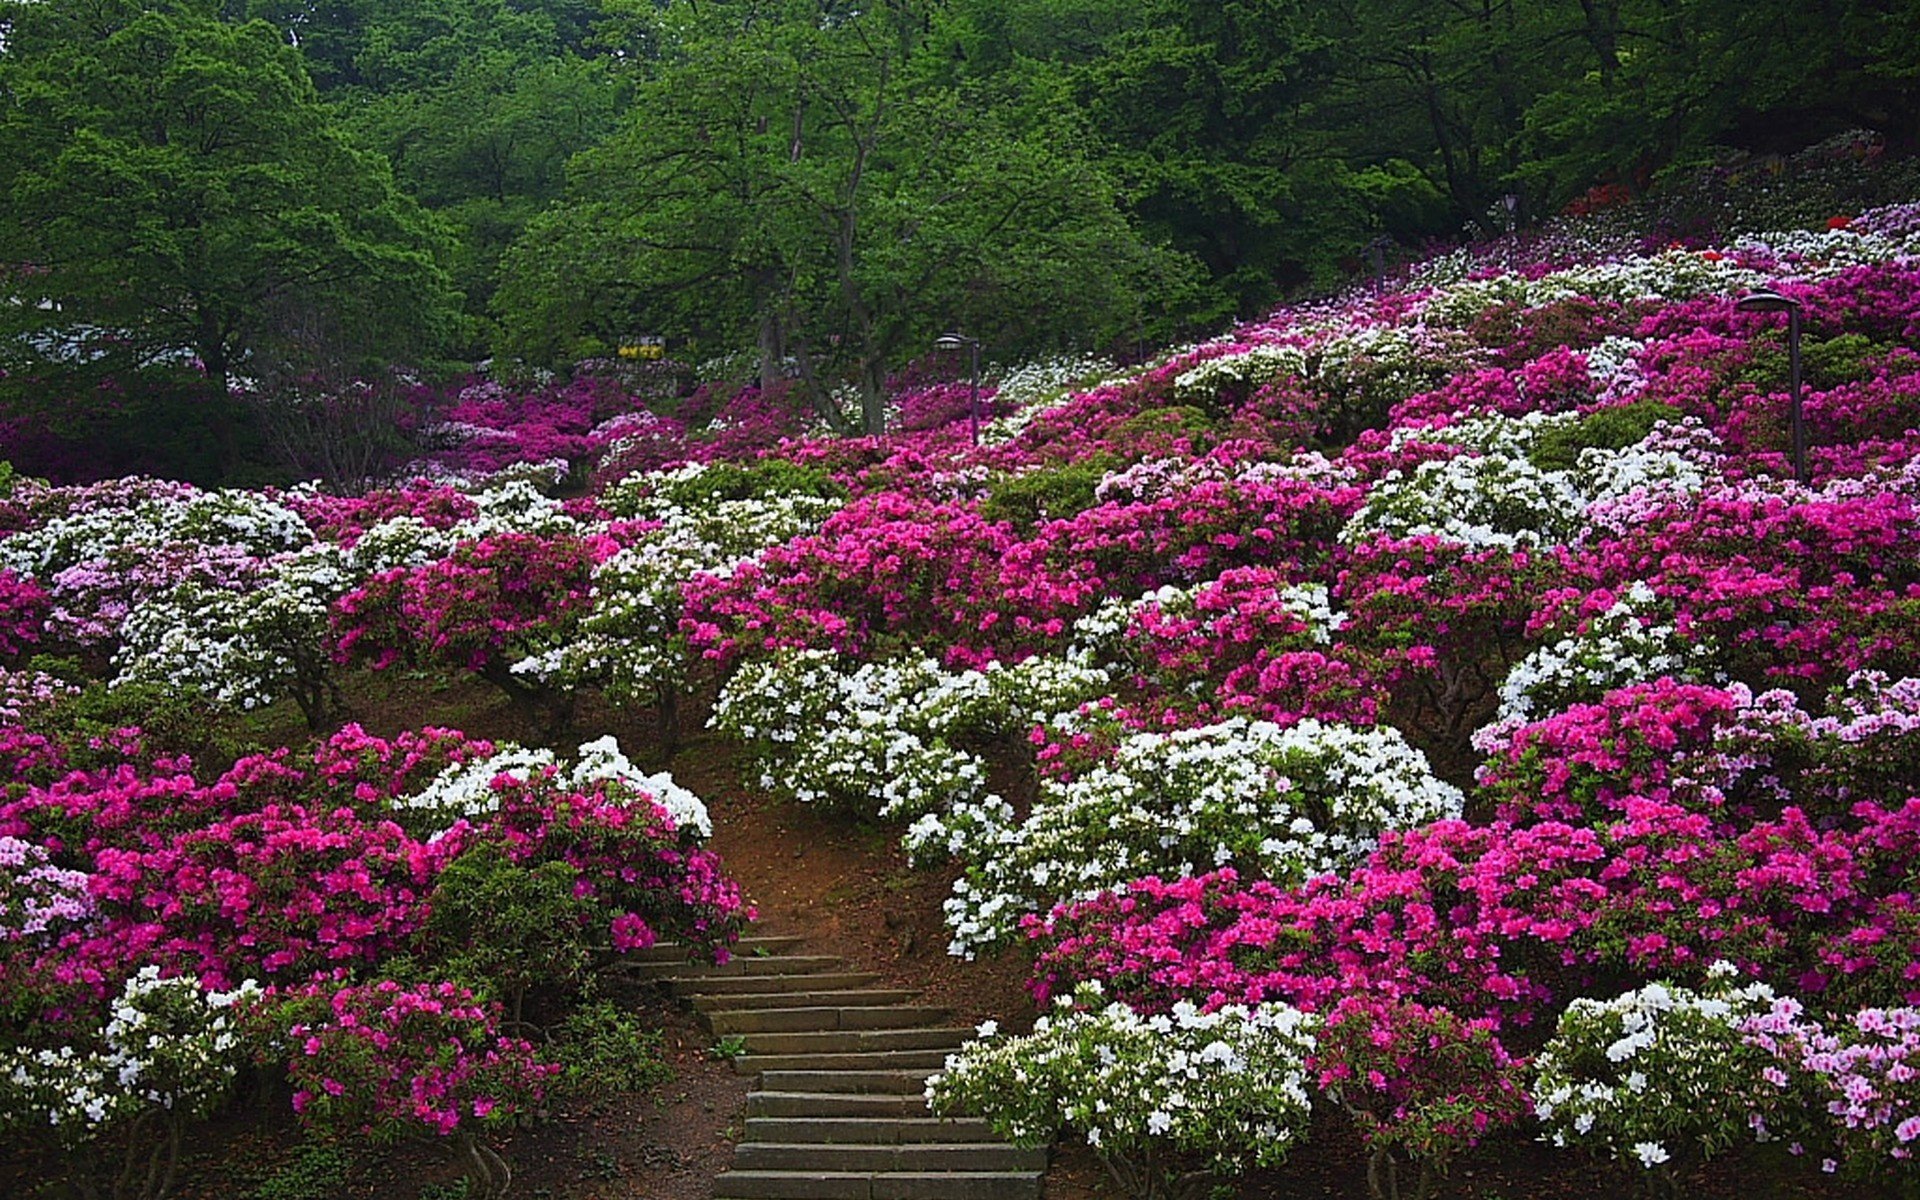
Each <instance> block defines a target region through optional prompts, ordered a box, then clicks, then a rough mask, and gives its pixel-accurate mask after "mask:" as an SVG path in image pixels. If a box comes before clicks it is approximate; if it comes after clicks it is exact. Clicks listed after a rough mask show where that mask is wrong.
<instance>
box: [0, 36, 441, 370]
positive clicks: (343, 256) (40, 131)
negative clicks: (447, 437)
mask: <svg viewBox="0 0 1920 1200" xmlns="http://www.w3.org/2000/svg"><path fill="white" fill-rule="evenodd" d="M6 13H7V17H8V32H7V42H6V50H5V53H4V54H3V55H0V197H4V205H0V263H4V264H6V269H7V272H8V274H7V282H6V293H7V302H6V303H5V304H4V305H0V322H4V326H3V327H0V332H4V334H5V335H6V336H5V337H4V338H3V339H0V347H3V348H4V349H0V352H3V353H5V354H6V355H7V356H8V359H9V362H8V364H7V370H8V372H9V378H10V379H14V380H18V379H20V378H27V379H34V380H44V379H45V378H46V377H47V376H48V375H49V374H55V375H57V374H61V373H63V372H64V373H71V372H75V371H82V372H85V371H93V372H96V373H110V372H117V373H120V374H125V373H127V372H134V371H138V370H140V369H141V368H144V367H148V366H151V365H153V364H156V363H161V362H166V361H169V360H174V361H177V360H179V359H181V358H183V357H186V356H191V357H192V358H194V359H196V360H197V361H198V363H199V365H200V367H201V368H202V369H203V370H204V371H205V374H206V376H207V377H208V379H209V380H210V381H211V383H212V384H213V385H214V386H215V387H216V388H218V389H220V390H224V387H225V384H226V383H227V381H228V379H229V377H230V376H233V375H234V374H236V373H245V372H248V371H251V370H256V369H258V368H259V367H260V366H261V364H262V362H263V361H272V362H276V363H278V362H285V361H289V360H300V359H303V358H310V357H313V356H315V355H322V354H324V355H328V356H339V355H351V356H355V357H360V358H381V359H405V358H417V357H419V356H421V355H424V354H426V353H428V352H430V351H431V350H432V349H433V348H434V347H435V346H436V345H437V344H438V343H439V342H440V341H441V340H442V339H443V338H444V337H445V335H446V333H447V332H448V325H449V321H450V319H451V317H452V315H453V309H452V307H451V294H450V290H449V288H448V284H447V279H446V275H445V272H444V270H443V269H442V267H441V265H440V258H441V257H442V256H443V255H445V254H446V253H447V251H448V247H447V245H446V243H445V241H444V239H443V237H442V236H441V234H440V232H439V230H438V229H437V227H436V225H435V224H434V222H433V221H432V220H431V219H429V218H428V217H427V215H426V214H425V213H424V212H423V211H422V210H421V209H420V207H419V205H418V204H417V203H415V202H414V201H413V200H412V199H410V198H409V197H407V196H406V195H405V194H403V193H402V192H401V191H400V190H399V189H398V188H397V187H396V186H395V185H394V182H393V178H392V175H391V172H390V171H389V169H388V167H387V164H386V163H385V161H383V160H382V159H381V158H379V157H378V156H376V155H371V154H368V153H367V152H365V151H363V150H361V149H359V148H357V147H355V146H354V145H353V144H352V143H351V142H350V141H349V140H348V138H347V137H346V136H345V135H344V134H343V133H342V132H341V131H340V130H339V129H338V128H336V127H335V125H334V124H333V123H332V122H331V120H330V119H329V114H328V111H327V109H326V108H325V107H324V106H323V105H322V104H321V102H320V100H319V98H318V97H317V95H316V94H315V92H314V89H313V87H312V84H311V83H310V82H309V80H308V78H307V74H306V70H305V67H304V66H303V64H302V61H301V58H300V55H299V53H298V51H296V50H295V49H293V48H292V47H291V46H289V45H288V44H287V42H286V40H285V38H284V37H283V36H282V35H281V33H280V31H279V30H277V29H275V28H274V27H273V26H271V25H268V24H266V23H264V22H257V21H256V22H248V23H245V24H232V23H228V22H225V21H222V20H221V19H220V18H219V16H218V15H217V14H216V13H215V12H214V11H213V10H212V9H211V8H209V7H203V6H199V5H194V4H191V3H176V4H170V5H164V6H159V7H153V6H141V5H134V4H128V3H121V2H120V0H105V2H101V0H42V2H36V3H29V4H14V5H9V6H8V7H7V9H6Z"/></svg>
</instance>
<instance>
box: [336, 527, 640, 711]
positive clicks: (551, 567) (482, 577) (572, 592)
mask: <svg viewBox="0 0 1920 1200" xmlns="http://www.w3.org/2000/svg"><path fill="white" fill-rule="evenodd" d="M605 552H606V547H605V546H603V545H599V544H596V543H593V542H589V541H587V540H584V539H581V538H578V537H574V536H570V535H566V534H560V535H556V536H551V537H548V536H542V535H540V534H535V533H501V534H496V535H493V536H491V537H486V538H482V539H480V540H478V541H473V542H466V543H462V544H461V545H459V546H458V547H456V548H455V549H454V551H453V552H452V553H451V554H450V555H448V556H447V557H446V558H443V559H440V560H439V561H437V562H434V563H431V564H429V565H427V566H424V567H413V568H408V567H396V568H394V569H392V570H388V571H382V572H379V573H377V574H375V575H373V576H371V577H370V578H368V579H367V581H366V582H365V583H364V584H362V585H361V586H360V587H359V588H357V589H356V590H354V591H352V592H349V593H348V594H347V595H345V596H343V597H341V598H340V600H339V601H338V602H337V604H336V605H335V606H334V612H333V631H334V636H335V647H334V656H335V658H336V659H337V660H338V661H341V662H355V661H365V662H367V663H368V664H369V665H370V666H372V667H373V668H374V669H376V670H378V669H381V668H385V667H390V666H393V665H394V664H395V663H398V662H402V661H405V662H408V663H413V664H418V665H439V666H444V667H448V668H451V669H454V670H464V671H471V672H473V673H474V674H476V675H479V676H480V677H481V678H483V679H485V680H487V681H488V682H489V683H492V684H494V685H495V686H497V687H499V688H500V689H501V690H502V691H504V692H505V693H506V694H507V696H508V698H509V699H510V700H512V701H513V702H514V703H515V704H516V705H519V706H521V707H522V708H525V709H527V710H529V711H538V710H539V709H540V708H541V707H542V705H543V703H549V704H550V703H551V702H553V701H554V700H555V699H556V697H554V696H552V695H550V694H546V693H543V692H542V690H541V689H540V688H538V687H537V686H534V685H533V684H530V683H529V682H528V681H527V680H526V679H525V678H524V677H523V676H520V675H516V674H514V672H513V670H512V668H513V664H514V663H516V662H518V661H520V660H521V659H522V658H524V657H526V655H527V653H528V652H529V651H531V650H535V649H538V648H540V647H542V646H545V645H549V644H551V643H553V642H554V641H556V640H559V639H562V638H564V637H565V636H566V634H567V632H568V631H569V630H570V629H571V627H572V625H573V623H574V621H576V620H577V618H578V616H579V614H580V613H581V612H582V611H583V610H584V609H585V608H586V607H587V606H588V604H589V597H590V594H591V588H592V576H593V568H594V565H595V563H596V562H597V561H599V559H600V558H601V557H602V556H604V554H605ZM563 711H564V709H563Z"/></svg>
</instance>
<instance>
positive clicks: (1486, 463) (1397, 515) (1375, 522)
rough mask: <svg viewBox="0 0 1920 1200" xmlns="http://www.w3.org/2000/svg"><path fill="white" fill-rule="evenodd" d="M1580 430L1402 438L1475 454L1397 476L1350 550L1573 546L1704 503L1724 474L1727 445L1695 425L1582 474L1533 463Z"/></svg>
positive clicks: (1387, 481) (1496, 428) (1540, 422)
mask: <svg viewBox="0 0 1920 1200" xmlns="http://www.w3.org/2000/svg"><path fill="white" fill-rule="evenodd" d="M1576 420H1577V418H1576V417H1575V416H1574V415H1573V414H1571V413H1559V414H1549V413H1539V412H1534V413H1528V414H1526V415H1525V416H1522V417H1507V416H1502V415H1499V414H1484V415H1481V416H1475V417H1472V418H1469V419H1467V420H1463V421H1457V422H1454V423H1453V424H1450V425H1445V426H1440V427H1429V426H1418V427H1407V428H1403V429H1397V430H1395V431H1394V433H1393V439H1392V441H1393V445H1394V446H1395V447H1396V448H1399V447H1404V446H1406V445H1408V444H1410V443H1414V442H1421V443H1426V444H1429V445H1444V446H1457V447H1460V448H1461V449H1463V450H1465V451H1466V453H1464V454H1460V455H1458V456H1455V457H1453V458H1449V459H1446V460H1443V461H1433V462H1424V463H1421V464H1420V465H1419V466H1417V467H1415V468H1414V469H1413V470H1412V471H1400V470H1394V471H1390V472H1388V473H1387V475H1386V476H1385V477H1383V478H1382V479H1381V480H1380V481H1379V482H1378V483H1376V484H1375V485H1374V486H1373V488H1372V489H1371V491H1369V493H1368V495H1367V500H1366V503H1365V504H1363V505H1361V507H1360V508H1359V510H1358V511H1356V512H1355V513H1354V515H1353V516H1352V517H1350V518H1349V519H1348V520H1347V523H1346V525H1345V526H1344V527H1343V528H1342V529H1341V531H1340V537H1341V540H1342V541H1345V542H1349V543H1353V542H1359V541H1364V540H1365V539H1367V538H1368V537H1371V536H1374V535H1376V534H1381V533H1385V534H1388V535H1391V536H1394V537H1417V536H1423V535H1424V536H1433V537H1440V538H1445V539H1446V540H1448V541H1452V542H1457V543H1459V544H1461V545H1465V546H1471V547H1498V548H1502V549H1517V548H1520V547H1533V546H1543V545H1568V544H1572V543H1575V542H1577V541H1579V540H1580V539H1581V538H1582V537H1583V536H1584V535H1585V534H1586V533H1587V531H1588V530H1589V529H1590V528H1592V527H1595V526H1598V527H1603V528H1607V529H1615V530H1617V529H1619V528H1621V527H1625V526H1631V525H1632V524H1633V523H1635V521H1636V520H1637V519H1638V515H1639V514H1642V513H1644V512H1646V511H1647V510H1648V509H1649V508H1650V507H1652V506H1655V505H1658V504H1661V503H1666V502H1670V501H1673V500H1676V499H1681V498H1684V497H1686V496H1691V495H1697V494H1699V493H1700V492H1702V491H1703V490H1704V489H1705V488H1706V487H1707V486H1708V481H1709V480H1710V479H1713V478H1716V477H1717V476H1718V475H1719V474H1720V473H1721V472H1722V466H1721V461H1720V460H1721V458H1722V452H1721V445H1720V442H1719V440H1718V439H1717V438H1716V437H1715V436H1714V435H1713V433H1712V432H1711V431H1709V430H1707V429H1706V428H1705V427H1703V426H1702V425H1701V424H1700V423H1699V422H1698V421H1696V420H1694V419H1693V418H1691V417H1688V418H1684V419H1682V420H1680V421H1678V422H1662V423H1660V424H1657V425H1655V426H1654V427H1653V429H1652V430H1651V431H1650V432H1649V433H1648V434H1647V436H1646V437H1644V438H1642V439H1641V440H1640V441H1639V442H1638V443H1636V444H1634V445H1632V446H1628V447H1625V448H1624V449H1619V450H1611V449H1602V448H1597V447H1588V448H1586V449H1583V450H1581V451H1580V456H1579V459H1578V461H1577V463H1576V464H1575V466H1574V467H1573V469H1572V470H1565V471H1563V470H1554V469H1544V468H1541V467H1537V466H1535V465H1534V464H1533V462H1532V461H1531V460H1530V458H1529V455H1530V454H1531V453H1532V452H1533V450H1534V448H1535V447H1536V446H1537V445H1538V443H1539V441H1540V439H1541V437H1542V435H1544V434H1546V433H1548V432H1549V431H1552V430H1556V429H1564V428H1567V427H1569V426H1571V425H1573V424H1574V423H1575V421H1576Z"/></svg>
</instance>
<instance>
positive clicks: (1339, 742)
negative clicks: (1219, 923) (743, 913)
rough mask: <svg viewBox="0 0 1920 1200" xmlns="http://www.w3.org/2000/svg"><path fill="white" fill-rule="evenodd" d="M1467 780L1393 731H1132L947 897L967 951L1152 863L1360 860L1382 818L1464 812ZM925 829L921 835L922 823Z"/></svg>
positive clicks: (1007, 835)
mask: <svg viewBox="0 0 1920 1200" xmlns="http://www.w3.org/2000/svg"><path fill="white" fill-rule="evenodd" d="M1461 804H1462V798H1461V795H1460V793H1459V791H1458V790H1457V789H1455V788H1453V787H1451V786H1449V785H1447V784H1444V783H1442V782H1440V781H1439V780H1438V779H1436V778H1434V777H1433V775H1432V773H1431V772H1430V771H1429V770H1428V769H1427V764H1426V759H1425V758H1424V756H1422V755H1421V754H1420V753H1419V751H1417V750H1414V749H1412V748H1411V747H1409V746H1408V745H1407V744H1406V743H1405V741H1404V740H1402V739H1401V737H1400V735H1399V734H1398V733H1396V732H1394V731H1392V730H1390V729H1387V730H1382V729H1371V730H1363V729H1351V728H1347V727H1344V726H1338V725H1322V724H1321V723H1320V722H1318V721H1314V720H1311V719H1308V720H1302V721H1300V722H1299V723H1298V724H1296V725H1294V726H1292V727H1291V728H1286V729H1282V728H1280V727H1279V726H1276V725H1271V724H1266V723H1261V722H1254V723H1249V722H1246V721H1243V720H1238V719H1236V720H1233V721H1228V722H1225V723H1223V724H1219V725H1210V726H1205V727H1203V728H1199V729H1191V730H1181V731H1178V732H1175V733H1170V734H1151V733H1142V734H1136V735H1134V736H1133V737H1131V738H1129V739H1127V740H1126V741H1125V742H1124V743H1122V744H1121V745H1120V746H1119V748H1118V750H1117V752H1116V753H1115V755H1114V757H1113V759H1112V761H1110V762H1108V763H1103V764H1101V765H1099V766H1096V767H1094V768H1093V769H1091V770H1089V771H1087V772H1086V773H1085V774H1083V775H1081V776H1079V777H1078V778H1075V779H1073V780H1071V781H1069V782H1060V781H1054V780H1048V781H1045V782H1043V784H1042V785H1041V795H1040V798H1039V800H1038V801H1036V802H1035V804H1034V808H1033V812H1032V814H1031V816H1029V817H1028V818H1027V820H1026V821H1024V822H1022V823H1021V824H1019V825H1017V826H1015V827H1013V828H1011V829H999V828H994V827H992V825H991V824H990V823H988V822H986V821H982V824H983V825H985V826H986V827H985V828H983V829H981V830H979V831H978V832H976V833H975V834H974V836H973V838H970V839H968V840H969V841H972V842H974V843H976V844H969V845H965V846H964V847H963V849H962V851H961V853H962V855H963V857H964V858H965V859H967V860H970V861H969V867H968V872H967V875H966V876H965V877H963V878H962V879H961V880H960V881H959V882H958V884H957V885H956V887H955V895H954V897H953V898H952V899H950V900H949V901H948V902H947V914H948V924H949V926H950V927H951V928H952V929H953V931H954V944H955V945H956V947H959V948H962V949H972V948H974V947H977V946H981V945H987V944H991V943H993V942H995V941H998V940H1001V939H1004V938H1007V937H1009V936H1011V935H1012V934H1013V932H1014V930H1015V925H1014V922H1015V921H1016V920H1017V919H1018V917H1019V915H1020V913H1021V912H1023V911H1028V910H1031V909H1034V908H1036V907H1041V908H1044V907H1048V906H1050V905H1051V904H1053V903H1054V902H1057V901H1059V900H1066V899H1076V898H1081V897H1087V896H1092V895H1096V894H1098V893H1100V892H1102V891H1104V890H1105V889H1107V888H1111V887H1114V886H1116V885H1119V884H1124V883H1125V882H1126V881H1127V880H1129V879H1133V878H1138V877H1140V876H1143V875H1148V874H1154V873H1159V872H1165V873H1168V874H1198V873H1200V872H1202V871H1206V870H1211V869H1214V868H1217V867H1220V866H1223V865H1226V864H1235V865H1238V866H1240V867H1242V868H1243V869H1248V868H1251V869H1255V870H1257V871H1258V872H1259V873H1260V874H1261V875H1263V876H1265V877H1267V878H1271V879H1276V880H1284V881H1287V882H1294V883H1297V882H1300V881H1302V880H1304V879H1307V878H1309V877H1312V876H1315V875H1319V874H1322V873H1324V872H1327V871H1332V870H1336V869H1338V868H1340V867H1343V866H1349V865H1352V864H1354V863H1357V862H1359V861H1360V860H1361V859H1362V858H1364V857H1365V856H1366V854H1367V852H1368V851H1370V850H1371V849H1372V848H1373V846H1374V842H1375V839H1376V838H1377V837H1378V836H1379V834H1380V832H1381V831H1382V830H1385V829H1404V828H1410V827H1414V826H1419V825H1423V824H1426V823H1427V822H1430V821H1436V820H1440V819H1441V818H1443V817H1449V816H1457V815H1458V814H1459V812H1460V809H1461ZM916 832H919V833H921V836H926V834H925V833H924V832H922V831H916Z"/></svg>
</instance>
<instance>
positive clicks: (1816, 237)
mask: <svg viewBox="0 0 1920 1200" xmlns="http://www.w3.org/2000/svg"><path fill="white" fill-rule="evenodd" d="M1733 249H1735V250H1736V251H1740V252H1743V253H1746V254H1750V255H1756V256H1769V257H1773V258H1778V259H1780V260H1782V261H1783V262H1785V263H1787V264H1790V270H1791V274H1792V275H1793V276H1794V277H1795V278H1799V279H1805V280H1816V279H1825V278H1828V277H1830V276H1833V275H1838V274H1840V273H1841V272H1842V271H1846V270H1849V269H1851V268H1853V267H1868V266H1877V265H1879V264H1881V263H1889V262H1896V261H1899V260H1901V259H1908V258H1914V257H1920V233H1913V232H1909V233H1906V234H1904V235H1895V234H1882V233H1871V232H1864V231H1860V230H1855V229H1790V230H1781V231H1778V232H1773V233H1763V234H1757V235H1754V236H1751V237H1742V238H1736V239H1734V242H1733Z"/></svg>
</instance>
